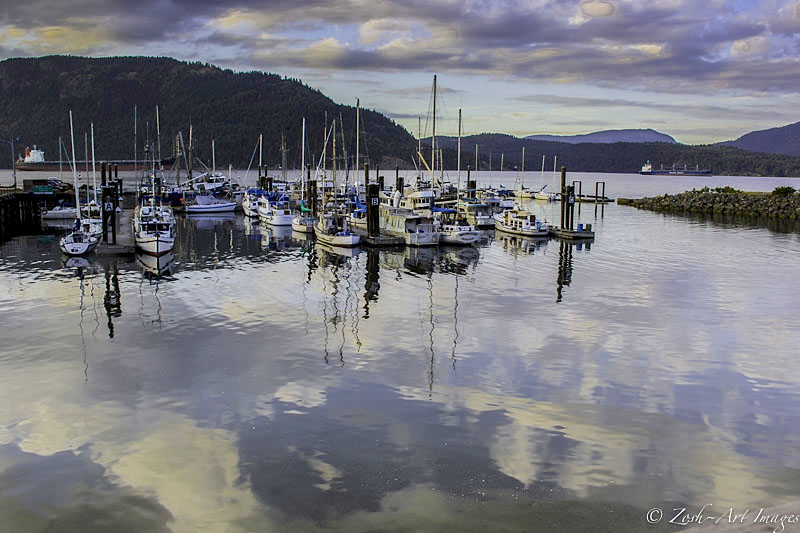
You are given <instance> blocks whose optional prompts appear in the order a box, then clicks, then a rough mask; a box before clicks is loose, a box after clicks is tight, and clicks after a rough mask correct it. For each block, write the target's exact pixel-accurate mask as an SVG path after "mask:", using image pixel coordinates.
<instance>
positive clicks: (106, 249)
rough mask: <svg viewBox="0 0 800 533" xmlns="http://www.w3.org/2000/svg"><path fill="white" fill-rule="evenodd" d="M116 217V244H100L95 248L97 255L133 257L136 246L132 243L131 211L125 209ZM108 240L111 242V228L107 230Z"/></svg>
mask: <svg viewBox="0 0 800 533" xmlns="http://www.w3.org/2000/svg"><path fill="white" fill-rule="evenodd" d="M116 217H117V243H116V244H111V243H110V242H109V243H105V242H101V243H100V244H98V245H97V248H95V253H96V254H97V255H134V254H135V253H136V245H134V243H133V223H132V220H131V217H133V209H125V210H124V211H122V212H121V213H119V214H117V215H116ZM108 239H109V241H111V240H112V239H111V228H109V229H108Z"/></svg>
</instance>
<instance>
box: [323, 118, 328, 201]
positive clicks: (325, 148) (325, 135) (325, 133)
mask: <svg viewBox="0 0 800 533" xmlns="http://www.w3.org/2000/svg"><path fill="white" fill-rule="evenodd" d="M324 126H325V127H324V128H323V129H322V183H323V188H324V187H325V186H324V183H325V170H326V169H327V167H328V111H327V110H326V111H325V124H324Z"/></svg>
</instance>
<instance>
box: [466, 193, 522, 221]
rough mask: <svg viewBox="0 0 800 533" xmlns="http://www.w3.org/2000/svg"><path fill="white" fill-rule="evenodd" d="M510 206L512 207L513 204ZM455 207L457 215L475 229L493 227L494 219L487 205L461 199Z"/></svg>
mask: <svg viewBox="0 0 800 533" xmlns="http://www.w3.org/2000/svg"><path fill="white" fill-rule="evenodd" d="M511 205H512V207H513V205H514V204H513V202H512V204H511ZM457 207H458V214H459V215H461V216H463V217H465V218H466V219H467V222H468V223H469V224H470V225H472V226H475V227H476V228H493V227H494V218H492V215H491V212H490V209H489V206H488V205H487V204H485V203H482V202H477V201H475V200H472V199H469V198H462V199H461V200H460V201H459V202H458V206H457Z"/></svg>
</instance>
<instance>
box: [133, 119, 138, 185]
mask: <svg viewBox="0 0 800 533" xmlns="http://www.w3.org/2000/svg"><path fill="white" fill-rule="evenodd" d="M138 116H139V113H138V111H137V107H136V104H134V105H133V171H134V172H137V171H138V170H139V169H138V164H137V159H138V157H139V152H137V148H138V143H137V142H136V135H137V133H136V126H137V123H138Z"/></svg>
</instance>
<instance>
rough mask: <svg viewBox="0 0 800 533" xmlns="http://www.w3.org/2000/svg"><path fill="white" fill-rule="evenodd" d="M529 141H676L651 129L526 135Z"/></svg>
mask: <svg viewBox="0 0 800 533" xmlns="http://www.w3.org/2000/svg"><path fill="white" fill-rule="evenodd" d="M525 139H529V140H531V141H550V142H561V143H569V144H580V143H670V144H677V141H676V140H675V139H673V138H672V137H670V136H669V135H666V134H664V133H661V132H658V131H656V130H653V129H649V128H648V129H646V130H645V129H638V130H637V129H626V130H604V131H596V132H594V133H586V134H583V135H528V136H527V137H525Z"/></svg>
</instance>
